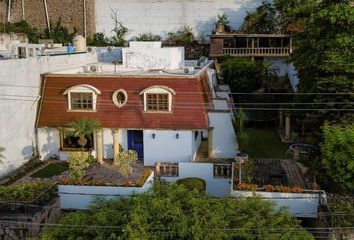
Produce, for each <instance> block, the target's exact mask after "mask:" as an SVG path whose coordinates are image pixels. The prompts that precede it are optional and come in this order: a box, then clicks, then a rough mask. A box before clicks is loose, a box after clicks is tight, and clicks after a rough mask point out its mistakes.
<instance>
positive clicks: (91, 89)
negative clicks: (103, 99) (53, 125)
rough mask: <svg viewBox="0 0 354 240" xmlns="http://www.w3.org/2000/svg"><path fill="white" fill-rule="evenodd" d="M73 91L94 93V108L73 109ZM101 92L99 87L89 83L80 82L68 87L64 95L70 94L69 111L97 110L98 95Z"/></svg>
mask: <svg viewBox="0 0 354 240" xmlns="http://www.w3.org/2000/svg"><path fill="white" fill-rule="evenodd" d="M71 93H91V94H92V109H71ZM100 94H101V91H100V90H98V89H97V88H95V87H93V86H91V85H87V84H80V85H76V86H73V87H71V88H69V89H67V90H66V91H65V92H64V93H63V95H68V109H67V111H69V112H95V111H96V109H97V108H96V104H97V96H98V95H100Z"/></svg>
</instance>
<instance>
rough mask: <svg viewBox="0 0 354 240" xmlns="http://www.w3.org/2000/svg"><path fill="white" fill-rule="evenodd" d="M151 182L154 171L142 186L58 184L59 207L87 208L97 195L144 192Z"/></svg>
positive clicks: (104, 196)
mask: <svg viewBox="0 0 354 240" xmlns="http://www.w3.org/2000/svg"><path fill="white" fill-rule="evenodd" d="M153 182H154V172H152V173H151V175H150V176H149V177H148V178H147V179H146V181H145V183H144V185H143V186H142V187H112V186H73V185H58V193H59V196H60V208H62V209H89V207H90V204H91V202H92V201H93V200H95V198H97V197H103V198H105V199H107V200H108V199H112V198H116V197H124V196H131V195H133V194H141V193H145V192H147V191H149V190H150V189H151V187H152V185H153Z"/></svg>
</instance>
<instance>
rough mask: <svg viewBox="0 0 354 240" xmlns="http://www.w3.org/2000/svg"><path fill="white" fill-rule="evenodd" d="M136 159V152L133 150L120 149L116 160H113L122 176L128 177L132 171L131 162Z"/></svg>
mask: <svg viewBox="0 0 354 240" xmlns="http://www.w3.org/2000/svg"><path fill="white" fill-rule="evenodd" d="M137 160H138V153H137V152H136V151H134V150H128V151H120V152H119V154H118V156H117V160H116V161H115V162H114V164H115V165H117V166H118V168H119V172H120V174H121V175H122V176H123V177H128V176H129V175H130V174H132V173H133V168H132V166H131V164H132V163H134V162H136V161H137Z"/></svg>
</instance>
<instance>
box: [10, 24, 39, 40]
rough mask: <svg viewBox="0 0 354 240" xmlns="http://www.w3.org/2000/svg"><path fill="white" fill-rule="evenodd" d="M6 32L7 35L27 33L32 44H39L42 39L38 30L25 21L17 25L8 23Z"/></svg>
mask: <svg viewBox="0 0 354 240" xmlns="http://www.w3.org/2000/svg"><path fill="white" fill-rule="evenodd" d="M5 30H6V32H7V33H11V32H14V33H25V34H26V35H27V37H28V41H29V42H30V43H38V39H39V38H41V34H42V33H41V32H40V31H39V30H38V29H37V28H35V27H32V26H31V25H29V24H28V22H26V21H25V20H22V21H20V22H15V23H7V24H6V25H5Z"/></svg>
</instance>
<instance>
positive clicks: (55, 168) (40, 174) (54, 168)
mask: <svg viewBox="0 0 354 240" xmlns="http://www.w3.org/2000/svg"><path fill="white" fill-rule="evenodd" d="M66 170H68V166H67V165H66V164H63V163H50V164H48V165H47V166H46V167H44V168H42V169H40V170H38V171H37V172H35V173H33V174H32V175H31V177H33V178H50V177H53V176H56V175H59V174H61V173H62V172H65V171H66Z"/></svg>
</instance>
